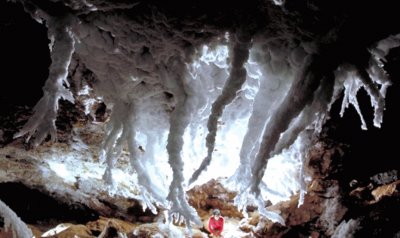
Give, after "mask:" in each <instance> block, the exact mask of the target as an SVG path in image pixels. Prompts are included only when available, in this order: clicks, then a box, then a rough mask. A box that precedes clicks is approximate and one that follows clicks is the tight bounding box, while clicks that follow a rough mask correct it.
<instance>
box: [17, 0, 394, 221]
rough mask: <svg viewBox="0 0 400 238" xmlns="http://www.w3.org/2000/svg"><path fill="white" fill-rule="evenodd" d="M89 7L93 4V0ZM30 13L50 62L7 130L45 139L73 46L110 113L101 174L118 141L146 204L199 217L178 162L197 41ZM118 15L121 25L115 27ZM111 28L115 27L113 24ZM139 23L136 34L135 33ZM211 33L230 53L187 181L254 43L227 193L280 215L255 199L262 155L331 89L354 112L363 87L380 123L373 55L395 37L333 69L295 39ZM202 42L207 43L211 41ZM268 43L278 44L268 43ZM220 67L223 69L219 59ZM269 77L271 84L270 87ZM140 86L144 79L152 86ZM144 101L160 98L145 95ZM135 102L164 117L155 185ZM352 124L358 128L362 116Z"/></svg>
mask: <svg viewBox="0 0 400 238" xmlns="http://www.w3.org/2000/svg"><path fill="white" fill-rule="evenodd" d="M278 2H279V1H278ZM91 9H92V10H93V11H95V8H91ZM37 13H38V12H33V13H32V14H37ZM35 17H39V18H45V19H44V20H45V22H46V24H47V26H48V28H49V38H50V39H51V40H52V45H51V57H52V64H51V66H50V74H49V78H48V80H47V81H46V85H45V87H44V88H43V91H44V96H43V98H42V99H41V100H40V101H39V102H38V103H37V105H36V106H35V108H34V114H33V116H32V117H31V118H30V120H29V121H28V122H27V123H26V125H25V126H24V127H23V128H22V129H21V130H20V132H19V133H18V134H17V135H16V137H19V136H23V135H25V134H27V135H28V139H29V138H30V137H31V136H34V138H35V141H34V144H35V145H38V144H40V143H41V142H42V141H43V140H44V139H45V137H46V136H47V135H48V134H50V135H51V136H52V138H55V135H56V128H55V125H54V122H55V120H56V116H57V109H58V100H59V99H60V98H65V99H68V100H70V101H71V102H73V101H74V98H73V96H72V93H71V92H70V91H69V90H68V81H67V80H66V79H67V76H68V68H69V65H70V63H71V58H72V54H73V53H75V54H76V56H77V58H79V59H80V60H81V62H82V63H84V64H85V65H86V67H87V68H88V69H89V70H91V71H92V72H93V73H94V74H95V75H96V77H97V79H98V81H97V83H96V85H95V86H94V90H95V92H96V93H97V94H99V96H103V97H104V100H105V102H106V103H107V104H109V106H111V105H112V110H113V112H112V115H111V118H110V121H109V127H108V129H107V132H106V138H105V141H104V144H103V147H102V150H103V155H104V158H105V160H106V162H107V163H106V164H107V168H106V172H105V175H104V178H105V180H107V181H109V182H112V181H113V178H112V168H113V166H114V163H115V160H117V159H118V157H119V156H120V155H121V152H122V150H123V148H124V146H125V145H126V144H127V147H128V151H129V154H130V155H129V156H130V162H131V165H132V168H133V169H134V170H135V171H136V174H137V175H138V183H139V186H140V188H141V194H142V197H143V202H144V204H145V205H146V206H148V207H150V208H151V209H152V210H153V211H154V212H156V208H155V206H154V205H153V203H154V202H155V203H158V204H159V205H161V206H164V207H166V208H167V209H169V210H170V216H171V217H178V218H183V219H182V220H184V221H185V222H186V224H187V225H188V226H190V224H191V223H192V222H194V223H200V220H199V218H198V216H197V214H196V211H195V210H194V209H193V208H192V207H191V206H190V205H189V204H188V202H187V199H186V195H185V192H186V189H187V184H186V180H185V177H184V174H183V171H184V169H185V164H184V158H182V150H183V144H184V143H185V141H184V139H183V138H184V135H185V131H186V129H187V128H188V127H189V126H190V125H191V123H192V122H193V121H196V118H195V117H196V115H197V114H196V113H197V112H198V110H199V109H201V108H203V107H204V106H205V104H206V103H205V102H204V103H203V104H201V103H199V102H203V101H201V100H203V98H202V97H207V96H206V95H205V94H202V95H200V94H198V93H197V90H198V89H201V87H206V86H205V85H204V84H203V83H201V82H198V81H196V80H195V79H194V75H193V72H190V70H188V67H189V66H188V65H189V64H190V63H192V62H190V61H189V60H190V59H191V57H189V56H194V53H195V52H196V50H199V48H197V49H194V50H187V49H186V48H184V47H187V46H185V45H184V44H183V45H181V41H177V40H176V39H175V38H174V37H172V36H171V33H174V32H171V31H161V33H165V35H163V36H161V37H158V35H159V34H158V33H160V32H159V31H158V29H156V30H155V29H151V28H150V29H147V28H149V27H147V28H146V27H144V26H140V25H132V22H126V19H124V18H122V19H121V18H119V17H118V16H115V15H113V16H109V17H108V18H105V17H104V18H102V17H100V16H97V17H95V18H93V23H92V25H91V24H90V23H81V22H79V21H76V20H71V19H68V16H67V17H64V18H63V19H61V20H60V19H54V18H53V17H50V16H46V15H45V14H42V15H40V16H37V15H35ZM70 18H73V16H70ZM159 20H160V21H161V22H162V21H163V20H162V19H159ZM167 23H168V22H162V24H161V25H165V26H167V25H168V24H167ZM120 24H122V25H123V26H126V27H129V26H130V27H131V28H123V29H122V28H121V27H119V28H118V25H120ZM114 28H115V29H116V30H113V29H114ZM129 29H134V30H129ZM146 29H147V30H146ZM141 30H143V32H144V33H140V31H141ZM159 30H161V29H159ZM108 31H109V32H108ZM124 34H125V35H124ZM172 35H173V34H172ZM149 37H155V38H157V37H158V38H157V41H156V43H153V42H151V39H150V40H149V39H148V38H149ZM221 39H222V40H221ZM184 40H186V41H188V40H191V39H190V38H185V39H184ZM135 41H138V42H140V44H139V45H141V46H142V48H141V49H142V50H141V51H138V50H137V49H136V47H137V46H138V44H137V42H135ZM219 41H220V42H221V43H223V44H226V45H227V46H228V49H229V53H230V58H229V59H230V63H229V70H228V73H227V74H228V78H227V79H226V81H225V83H224V84H223V86H222V89H221V90H220V91H219V93H220V94H219V95H218V96H217V97H216V98H214V101H213V102H212V104H211V107H210V108H209V110H210V114H209V116H208V120H207V131H208V134H207V135H206V137H205V138H204V140H205V141H206V143H205V144H206V147H207V154H206V158H205V159H204V161H203V162H202V163H201V165H200V166H199V168H198V169H197V170H196V171H195V172H194V173H193V176H192V178H191V180H190V182H194V181H195V180H196V179H197V178H198V177H199V175H200V174H201V172H202V171H204V170H206V169H207V166H208V165H209V164H210V162H211V159H212V155H213V153H214V151H215V140H216V135H217V132H218V128H219V119H220V118H221V116H222V115H223V113H224V110H225V107H227V106H228V105H230V104H231V103H232V102H233V101H234V100H235V99H236V98H237V96H238V95H239V94H240V90H241V89H242V87H243V85H244V83H245V82H246V79H248V73H247V70H246V64H247V63H248V62H249V56H250V52H251V51H252V50H255V51H256V52H258V53H259V54H260V55H261V56H260V57H261V58H258V59H257V57H256V58H255V59H251V60H255V61H257V63H258V64H259V65H260V67H261V68H262V70H261V71H262V73H261V75H260V85H259V90H258V94H257V95H256V96H255V99H254V100H255V101H254V103H253V104H252V112H251V115H250V119H249V120H248V133H247V134H246V135H245V136H244V138H243V143H242V150H241V151H240V165H239V167H238V169H237V172H236V173H235V174H234V176H233V179H232V180H231V181H233V183H234V184H236V185H238V186H236V187H237V188H238V190H239V195H238V197H237V198H236V200H235V202H236V204H237V205H238V206H239V207H240V208H243V207H245V205H246V204H248V203H255V204H256V205H258V207H259V209H260V211H261V214H263V215H265V216H267V217H269V218H270V219H272V220H274V221H277V222H281V223H284V221H283V219H282V218H281V217H280V216H279V215H277V214H275V213H272V212H269V211H267V210H265V209H264V205H263V204H264V201H265V199H267V198H265V197H264V196H262V188H263V182H262V179H263V177H264V174H265V171H266V168H267V165H268V161H269V159H270V158H271V157H272V156H274V155H276V154H280V153H281V152H282V151H283V150H285V149H289V148H290V146H292V145H293V143H294V141H295V139H296V138H297V137H298V136H299V135H301V133H302V132H303V131H305V130H306V129H307V128H310V127H311V128H313V129H318V128H320V125H321V124H322V123H323V120H324V116H325V115H326V113H327V111H328V110H329V106H330V104H331V103H332V101H333V100H335V99H336V98H335V97H336V96H337V95H339V93H338V91H340V90H342V89H343V88H344V90H345V97H344V99H343V110H342V111H344V108H346V107H347V105H348V104H349V103H350V104H352V105H354V106H355V107H356V109H357V111H359V113H360V115H361V110H360V109H359V107H358V103H357V99H356V94H357V91H358V89H359V88H360V87H361V86H363V87H364V88H365V89H366V91H367V92H368V94H369V95H370V97H371V104H372V106H373V107H374V109H375V119H374V125H375V126H380V124H381V122H382V113H383V110H384V97H385V93H386V88H387V86H388V85H390V81H389V80H388V79H387V77H385V74H384V71H383V68H382V65H381V63H380V61H381V60H384V56H385V55H386V54H387V52H388V49H390V48H391V47H394V46H396V45H399V37H398V36H393V37H390V38H388V39H386V40H385V41H382V42H383V43H382V42H380V43H378V44H377V46H376V47H375V48H374V50H372V51H371V54H372V56H373V57H371V64H370V67H369V68H368V69H354V70H353V69H352V66H345V65H340V67H339V68H337V67H335V66H334V65H329V64H325V63H326V62H325V61H324V59H325V58H324V57H326V56H324V55H320V54H319V53H318V52H317V51H313V52H309V51H308V50H307V49H306V48H303V47H301V46H294V47H292V48H289V49H288V48H285V47H287V46H286V45H285V44H282V45H279V43H278V45H273V44H272V46H273V47H272V46H271V47H268V45H266V47H260V45H261V46H263V43H262V41H261V40H260V39H259V38H257V39H256V38H252V37H251V36H249V35H246V33H243V32H240V31H239V32H236V33H233V34H231V36H230V37H224V35H221V38H220V39H219ZM130 44H132V45H130ZM212 44H213V45H215V42H214V43H212ZM193 45H195V44H194V43H193ZM144 46H146V47H144ZM277 46H278V49H279V50H276V49H275V48H274V47H277ZM157 50H159V51H157ZM160 52H161V53H160ZM219 66H220V64H217V63H213V66H212V67H214V68H219ZM135 67H136V68H135ZM153 70H154V71H155V72H154V71H153ZM221 70H223V71H225V70H226V68H222V69H221ZM334 70H337V71H336V81H335V82H336V83H334V77H333V71H334ZM354 72H355V73H354ZM222 75H225V74H222ZM276 84H277V85H278V86H277V88H276V90H274V87H275V86H274V85H276ZM148 85H154V88H152V87H149V86H148ZM278 88H279V89H278ZM269 91H271V92H272V93H271V95H273V97H271V96H270V94H269ZM166 92H167V95H172V98H173V99H171V98H170V97H166V96H165V93H166ZM140 95H142V96H140ZM266 98H267V99H268V100H266ZM152 100H160V102H159V103H154V104H151V102H152ZM270 100H272V101H274V105H270V102H271V101H270ZM143 105H151V106H154V108H155V109H156V111H157V112H159V114H157V113H156V114H153V115H152V116H151V119H155V118H157V117H161V118H165V119H166V120H168V122H169V123H165V122H160V125H159V127H160V128H161V129H162V128H165V127H166V128H167V130H168V135H167V137H166V142H160V143H164V144H165V147H166V155H167V157H168V163H169V165H170V170H168V171H161V172H160V171H158V173H161V174H162V175H165V174H163V173H169V171H172V177H170V178H169V180H168V181H169V182H170V183H169V188H168V189H166V188H165V184H164V187H159V186H160V184H159V183H156V182H155V181H156V180H155V179H153V178H154V176H155V175H153V174H152V173H151V171H153V170H152V169H151V166H155V165H154V161H156V159H155V158H154V157H156V156H158V155H156V154H155V153H154V154H151V155H150V156H149V155H148V154H149V153H146V155H143V151H142V150H141V149H140V148H141V144H140V143H139V139H138V138H139V137H140V135H139V133H138V131H139V128H140V127H141V126H142V125H144V122H143V118H140V114H141V111H140V110H144V111H146V107H144V106H143ZM264 106H267V110H264V109H265V108H263V107H264ZM165 107H168V108H169V110H170V112H168V113H166V112H165ZM152 109H153V108H152ZM146 112H148V111H146ZM342 113H343V112H342ZM361 118H362V116H361ZM151 119H149V118H148V119H147V120H151ZM362 121H363V119H362ZM166 124H167V125H166ZM362 124H363V127H364V125H365V122H364V121H363V123H362ZM146 125H147V126H149V125H150V124H146ZM156 127H157V126H156ZM153 129H154V128H153ZM161 129H160V130H157V129H154V130H151V132H148V134H146V132H143V131H142V134H144V135H145V137H146V138H147V139H146V140H144V141H145V142H143V143H145V148H149V150H148V151H151V149H150V148H151V147H152V146H153V147H154V146H155V145H154V144H152V143H158V141H157V140H153V141H151V138H153V139H154V133H159V132H160V131H162V130H161ZM152 133H153V134H152ZM152 136H153V137H152ZM196 136H197V135H196ZM305 141H307V140H305ZM152 157H153V158H152ZM156 176H157V175H156ZM302 184H303V185H302V186H301V188H300V189H301V190H303V191H304V190H305V189H306V188H305V186H304V183H302Z"/></svg>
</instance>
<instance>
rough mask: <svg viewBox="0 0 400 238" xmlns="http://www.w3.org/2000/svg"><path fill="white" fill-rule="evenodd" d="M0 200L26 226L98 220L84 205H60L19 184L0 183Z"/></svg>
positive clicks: (46, 196) (37, 191)
mask: <svg viewBox="0 0 400 238" xmlns="http://www.w3.org/2000/svg"><path fill="white" fill-rule="evenodd" d="M0 200H2V201H3V202H4V203H5V204H7V206H8V207H10V208H11V209H12V210H13V211H14V212H15V213H16V214H17V215H18V216H19V217H20V218H21V220H23V221H24V222H25V223H28V224H38V225H44V226H46V225H54V224H59V223H63V222H71V223H81V224H85V223H86V222H88V221H94V220H97V219H98V218H99V215H98V213H97V212H96V211H94V210H91V209H89V208H87V207H86V206H84V205H69V204H67V203H61V202H60V201H57V200H56V199H54V198H52V197H50V196H49V195H46V194H44V193H42V192H40V191H39V190H36V189H31V188H28V187H26V186H25V185H23V184H21V183H0ZM1 219H3V218H1Z"/></svg>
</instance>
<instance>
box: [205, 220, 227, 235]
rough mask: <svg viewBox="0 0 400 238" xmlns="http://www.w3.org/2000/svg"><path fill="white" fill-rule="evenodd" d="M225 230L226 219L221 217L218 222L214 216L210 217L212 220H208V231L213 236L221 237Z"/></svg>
mask: <svg viewBox="0 0 400 238" xmlns="http://www.w3.org/2000/svg"><path fill="white" fill-rule="evenodd" d="M223 229H224V218H223V217H221V216H220V217H219V218H218V220H217V219H215V217H214V216H212V217H210V219H208V230H209V231H210V232H211V233H212V234H218V235H221V232H222V230H223Z"/></svg>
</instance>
